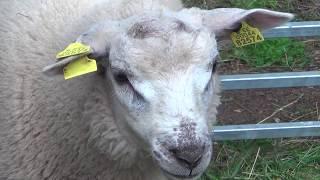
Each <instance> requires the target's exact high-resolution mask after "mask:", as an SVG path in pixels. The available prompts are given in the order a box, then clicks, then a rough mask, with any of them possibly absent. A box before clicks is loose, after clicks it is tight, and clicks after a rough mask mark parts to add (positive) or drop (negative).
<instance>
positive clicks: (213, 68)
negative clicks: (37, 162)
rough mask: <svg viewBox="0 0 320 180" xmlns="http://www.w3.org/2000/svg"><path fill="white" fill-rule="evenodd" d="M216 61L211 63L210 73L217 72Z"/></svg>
mask: <svg viewBox="0 0 320 180" xmlns="http://www.w3.org/2000/svg"><path fill="white" fill-rule="evenodd" d="M217 64H218V63H217V61H214V62H213V63H212V73H214V72H216V70H217Z"/></svg>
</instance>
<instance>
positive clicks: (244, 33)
mask: <svg viewBox="0 0 320 180" xmlns="http://www.w3.org/2000/svg"><path fill="white" fill-rule="evenodd" d="M241 24H242V26H241V28H240V30H239V32H233V33H231V39H232V42H233V44H234V45H235V46H236V47H238V48H239V47H243V46H247V45H250V44H256V43H258V42H262V41H264V38H263V36H262V33H261V32H260V30H259V29H258V28H254V27H252V26H250V25H249V24H248V23H246V22H242V23H241Z"/></svg>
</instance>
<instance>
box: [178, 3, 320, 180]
mask: <svg viewBox="0 0 320 180" xmlns="http://www.w3.org/2000/svg"><path fill="white" fill-rule="evenodd" d="M184 2H185V3H186V4H187V6H189V7H191V6H198V7H201V8H206V9H212V8H217V7H239V8H245V9H250V8H268V9H273V10H279V11H285V12H291V13H294V14H295V15H296V19H295V21H319V20H320V1H319V0H184ZM221 50H222V51H221V58H220V60H219V64H220V65H219V73H220V74H243V73H263V72H284V71H309V70H319V69H320V37H311V38H295V39H288V38H278V39H271V40H267V41H265V42H263V43H261V44H257V45H251V46H248V47H245V48H240V49H238V48H234V47H233V46H232V44H230V43H224V46H222V47H221ZM319 109H320V87H305V88H280V89H260V90H237V91H225V92H223V93H222V105H221V106H220V107H219V114H218V122H219V124H224V125H225V124H248V123H258V122H261V121H262V122H290V121H301V120H320V110H319ZM214 149H215V153H214V154H215V155H214V157H213V161H212V164H211V166H210V167H209V168H208V170H207V172H206V173H205V175H204V176H203V177H202V179H205V180H213V179H276V180H278V179H279V180H280V179H290V180H291V179H297V180H299V179H308V180H309V179H310V180H318V179H320V173H319V172H320V139H316V138H304V139H277V140H250V141H233V142H228V141H227V142H219V143H215V146H214Z"/></svg>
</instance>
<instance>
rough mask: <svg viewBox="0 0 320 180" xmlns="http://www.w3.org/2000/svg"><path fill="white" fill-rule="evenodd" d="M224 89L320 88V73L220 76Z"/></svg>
mask: <svg viewBox="0 0 320 180" xmlns="http://www.w3.org/2000/svg"><path fill="white" fill-rule="evenodd" d="M220 80H221V83H222V89H224V90H236V89H255V88H281V87H304V86H319V85H320V71H308V72H284V73H265V74H241V75H223V76H220Z"/></svg>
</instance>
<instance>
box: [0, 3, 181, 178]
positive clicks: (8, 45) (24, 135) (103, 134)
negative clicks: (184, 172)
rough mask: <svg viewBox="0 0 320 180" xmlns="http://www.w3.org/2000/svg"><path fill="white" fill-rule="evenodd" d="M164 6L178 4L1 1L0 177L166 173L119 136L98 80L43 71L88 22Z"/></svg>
mask: <svg viewBox="0 0 320 180" xmlns="http://www.w3.org/2000/svg"><path fill="white" fill-rule="evenodd" d="M167 6H169V8H171V9H173V10H175V9H180V8H181V4H180V2H179V1H172V0H170V1H164V0H163V1H162V0H116V1H115V0H93V1H91V0H77V1H76V0H70V1H69V0H68V1H64V0H55V1H38V0H28V1H12V0H2V1H0V19H1V20H0V21H1V23H0V24H1V25H0V39H1V41H2V43H1V44H0V49H1V51H0V77H1V81H0V134H1V135H0V147H1V148H0V179H30V180H31V179H32V180H34V179H77V180H81V179H90V180H92V179H108V180H111V179H126V180H127V179H163V178H164V177H163V176H162V175H160V174H159V171H158V169H157V168H156V167H155V165H154V164H153V162H152V160H151V157H150V155H148V154H145V153H144V152H143V151H141V150H140V151H138V147H136V145H135V144H134V143H132V142H128V141H127V140H126V138H124V137H123V136H124V135H122V134H120V132H119V129H118V127H117V125H116V124H115V122H114V118H113V113H112V111H111V108H110V103H109V102H108V101H107V99H108V98H107V97H106V96H107V94H106V89H108V87H105V86H106V85H105V84H104V83H103V81H104V80H103V79H101V78H100V77H99V76H97V75H96V74H90V75H86V76H83V77H79V78H77V79H74V80H72V81H64V80H63V78H62V77H60V76H59V77H54V78H48V77H45V76H44V75H43V74H42V73H41V70H42V68H43V67H44V66H46V65H48V64H50V63H52V62H53V61H54V58H55V54H56V53H57V52H58V51H61V50H62V48H63V47H65V46H66V45H68V43H70V42H72V41H73V40H74V39H75V38H76V37H77V36H79V35H80V34H81V33H83V32H84V31H86V30H87V29H89V28H90V26H91V25H92V24H94V23H96V22H98V21H102V20H104V19H121V18H126V17H128V16H131V15H133V14H138V13H141V12H143V10H155V9H163V8H166V7H167ZM98 139H104V140H105V141H99V143H98V144H97V142H98ZM96 146H99V148H96ZM97 149H104V150H105V152H102V151H99V150H97Z"/></svg>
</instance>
